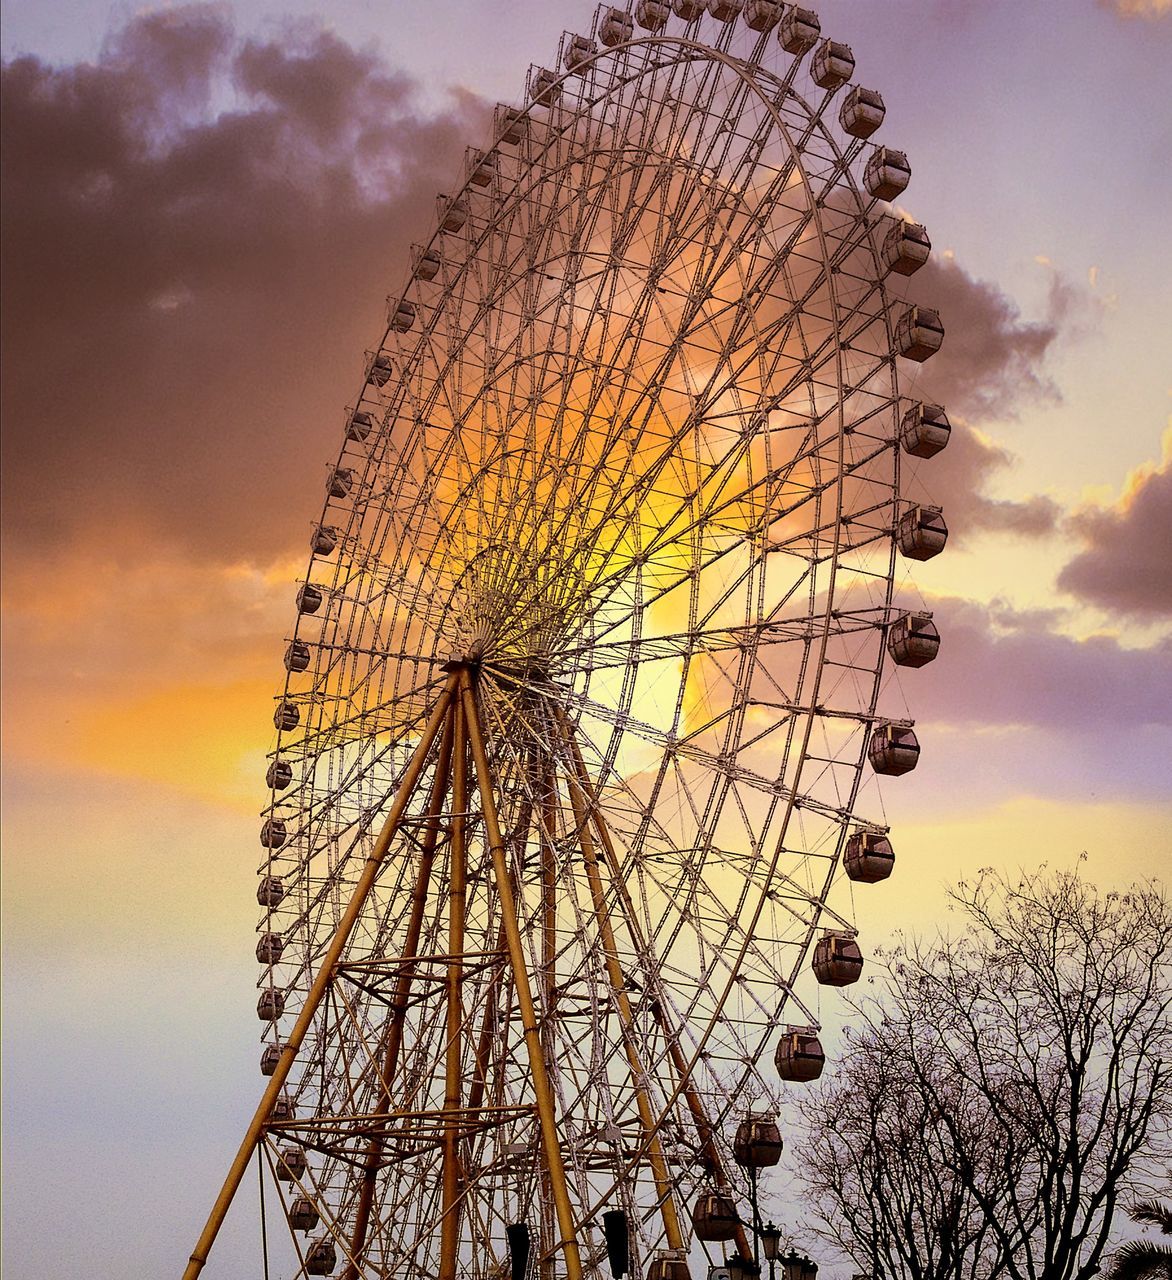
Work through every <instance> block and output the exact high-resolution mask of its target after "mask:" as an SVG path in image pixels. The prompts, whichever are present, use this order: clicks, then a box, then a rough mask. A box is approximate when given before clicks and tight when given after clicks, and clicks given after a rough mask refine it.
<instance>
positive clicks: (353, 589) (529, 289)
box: [187, 0, 949, 1280]
mask: <svg viewBox="0 0 1172 1280" xmlns="http://www.w3.org/2000/svg"><path fill="white" fill-rule="evenodd" d="M853 75H854V58H853V56H852V53H851V50H850V49H849V47H848V46H847V45H845V44H842V43H839V42H837V41H835V40H832V39H827V38H824V36H823V33H822V32H821V30H820V24H819V20H818V18H817V17H816V16H815V15H814V14H813V13H812V12H810V11H809V10H805V9H802V8H798V7H795V6H792V5H784V4H781V3H776V2H775V0H744V2H743V3H742V0H708V3H707V4H704V3H701V0H673V2H672V3H671V4H670V5H669V4H668V3H666V2H664V0H639V3H637V4H635V5H634V7H633V10H624V9H616V8H613V7H611V6H602V7H601V8H600V9H599V10H598V12H597V14H596V16H595V19H594V23H593V26H592V28H591V31H590V34H589V35H582V34H576V35H571V34H567V35H566V36H565V37H564V38H563V40H562V43H561V47H560V49H559V50H558V58H557V63H556V64H555V65H554V66H552V67H549V68H542V67H535V68H533V69H531V71H530V73H529V77H528V82H527V87H526V101H525V105H524V106H523V107H520V108H514V107H506V106H502V107H498V109H497V112H496V117H495V129H494V134H493V137H492V139H491V140H490V141H489V142H488V143H487V145H485V146H483V147H482V148H478V149H475V150H469V152H468V155H467V159H466V167H465V172H464V175H463V177H462V179H461V180H460V181H459V182H458V183H457V184H456V186H455V187H454V189H453V191H452V192H450V193H447V194H443V195H441V196H439V197H438V201H437V215H436V224H435V230H434V234H433V235H432V236H431V238H430V240H428V242H427V243H426V244H423V245H420V246H418V247H417V248H416V249H415V251H414V254H413V260H412V266H411V271H410V277H409V279H408V281H407V283H406V285H405V287H404V288H403V289H402V290H401V292H399V293H398V294H396V295H395V296H394V297H393V298H392V299H391V300H390V302H389V306H388V316H387V326H386V331H385V333H384V335H383V336H382V339H381V341H380V342H379V344H378V346H377V348H376V349H374V350H373V351H372V352H371V353H370V354H369V358H368V362H367V367H366V375H365V379H364V382H363V384H362V387H361V389H360V391H359V393H358V395H357V396H356V398H355V401H354V403H353V405H352V406H351V407H350V408H348V409H347V411H346V415H345V423H344V441H343V444H342V448H341V453H340V456H339V458H338V460H337V462H336V464H335V465H334V466H333V467H332V468H331V469H330V471H329V473H328V477H327V496H326V500H325V504H324V508H323V511H322V514H321V517H320V519H319V521H318V522H317V524H316V525H315V527H314V530H313V533H312V555H311V558H310V561H309V564H308V568H307V570H306V573H305V578H304V581H303V582H302V584H301V585H300V588H299V590H298V592H297V596H296V623H295V626H294V629H293V632H292V635H291V636H290V638H289V642H288V648H287V650H286V652H285V667H286V671H287V679H286V681H285V685H284V689H283V691H282V693H281V695H280V697H279V698H278V700H277V703H276V707H275V712H274V723H275V725H276V728H277V731H278V736H277V739H276V744H275V749H274V750H273V753H272V756H271V763H270V765H269V768H268V774H267V782H268V786H269V787H270V803H269V806H268V808H267V810H266V812H265V815H264V825H263V827H262V830H261V844H262V846H263V847H264V850H265V855H264V861H263V863H262V865H261V868H260V880H259V888H258V899H259V901H260V904H261V907H262V911H263V914H262V918H261V922H260V926H259V939H258V943H257V958H258V960H259V961H260V963H261V965H262V976H261V980H260V984H259V986H260V997H259V1002H258V1014H259V1015H260V1017H261V1019H262V1021H263V1022H264V1025H265V1028H266V1032H265V1043H264V1047H263V1054H262V1059H261V1069H262V1071H263V1073H264V1074H265V1076H267V1077H268V1087H267V1090H266V1093H265V1095H264V1098H263V1100H262V1102H261V1105H260V1107H259V1108H258V1111H257V1115H256V1118H255V1120H254V1122H253V1124H252V1126H251V1127H250V1129H249V1132H248V1134H247V1135H246V1137H245V1140H244V1143H243V1144H242V1146H241V1150H240V1154H239V1155H238V1157H237V1160H236V1162H235V1164H234V1165H233V1169H232V1172H231V1173H230V1175H229V1178H228V1181H227V1183H226V1184H225V1190H224V1192H223V1193H222V1194H221V1197H220V1200H219V1201H218V1202H217V1206H216V1209H215V1210H214V1211H213V1214H212V1218H211V1220H210V1221H209V1224H208V1228H207V1230H205V1233H204V1236H203V1237H202V1238H201V1241H200V1243H199V1244H198V1245H197V1247H196V1250H195V1252H194V1253H193V1255H192V1260H191V1263H190V1265H189V1268H188V1273H187V1274H188V1275H189V1276H194V1275H196V1274H198V1272H199V1270H200V1269H201V1267H202V1265H203V1262H204V1261H205V1260H206V1257H207V1251H208V1249H209V1248H210V1245H211V1241H212V1240H213V1239H214V1237H215V1233H216V1231H217V1230H218V1226H219V1223H220V1221H222V1218H223V1215H224V1212H225V1211H226V1207H227V1203H228V1201H230V1200H231V1197H232V1193H233V1192H234V1190H235V1187H236V1185H238V1183H239V1181H240V1177H241V1175H242V1173H243V1170H244V1168H245V1166H246V1165H247V1163H248V1161H249V1159H250V1158H251V1157H252V1156H253V1155H254V1153H255V1152H257V1151H260V1153H261V1155H262V1157H263V1159H264V1161H265V1166H266V1167H267V1168H268V1170H269V1171H270V1173H271V1175H272V1176H273V1179H274V1181H273V1185H274V1186H275V1187H276V1188H277V1190H278V1192H279V1195H280V1204H281V1207H282V1208H283V1210H284V1216H285V1217H286V1218H287V1220H288V1223H289V1226H290V1228H291V1240H292V1247H293V1250H294V1252H295V1256H296V1263H295V1266H296V1268H297V1270H296V1274H297V1275H341V1276H344V1277H346V1278H347V1280H357V1278H358V1277H364V1278H372V1277H395V1278H396V1280H399V1278H402V1280H408V1278H415V1277H419V1278H422V1277H438V1278H439V1280H454V1278H455V1277H456V1276H460V1277H469V1278H475V1280H488V1278H489V1277H494V1278H495V1277H502V1276H506V1275H511V1276H513V1277H514V1280H520V1278H521V1277H523V1276H528V1275H532V1276H538V1277H541V1278H542V1280H553V1278H554V1277H563V1276H564V1277H566V1278H567V1280H578V1277H581V1276H584V1275H596V1274H601V1268H602V1267H603V1266H604V1265H607V1264H608V1263H609V1266H610V1268H611V1270H613V1271H614V1272H615V1274H621V1273H622V1272H621V1271H620V1270H619V1269H618V1268H619V1267H620V1266H621V1268H622V1271H625V1272H626V1273H628V1274H630V1275H632V1276H633V1277H635V1280H683V1278H684V1277H685V1276H687V1275H688V1274H689V1267H690V1266H691V1267H692V1268H693V1270H692V1272H691V1274H693V1275H695V1274H696V1271H695V1266H696V1259H697V1258H699V1256H700V1253H699V1250H701V1249H710V1248H711V1245H715V1253H713V1254H712V1256H714V1257H716V1258H717V1259H719V1258H720V1257H721V1256H723V1249H724V1243H723V1242H726V1241H727V1242H729V1243H728V1247H730V1248H733V1249H736V1250H737V1251H739V1252H740V1253H741V1254H742V1255H743V1256H745V1257H748V1256H749V1254H750V1252H751V1251H752V1250H753V1243H752V1242H751V1241H750V1239H749V1238H748V1236H749V1234H751V1232H752V1226H753V1223H752V1221H751V1220H750V1217H749V1215H748V1212H747V1210H746V1208H745V1203H746V1201H745V1195H746V1189H747V1187H748V1186H749V1184H750V1182H751V1181H752V1179H753V1177H754V1176H755V1175H754V1170H755V1167H756V1166H758V1165H760V1164H764V1163H768V1162H769V1161H770V1160H771V1159H776V1154H774V1153H773V1148H772V1147H771V1146H770V1144H771V1143H772V1144H773V1147H776V1142H774V1137H773V1135H775V1133H776V1130H775V1128H773V1126H772V1122H771V1121H770V1119H769V1117H770V1115H771V1114H772V1113H773V1112H774V1111H776V1109H777V1108H778V1106H779V1103H780V1100H781V1098H782V1096H783V1094H784V1091H785V1090H786V1089H788V1088H792V1087H793V1084H792V1082H795V1081H802V1080H809V1079H811V1078H813V1077H815V1076H816V1075H817V1073H818V1072H819V1071H820V1070H821V1066H822V1061H823V1051H822V1047H821V1045H820V1043H819V1041H818V1035H817V1032H818V1023H819V1018H818V1009H817V1003H816V994H815V993H816V992H817V990H818V987H819V984H831V985H842V984H844V983H846V982H849V981H852V980H854V979H855V978H857V977H858V974H859V971H860V969H861V966H862V953H861V950H860V948H859V946H858V943H857V941H856V929H855V922H854V920H853V917H852V916H851V914H850V912H849V910H848V909H847V899H848V897H849V895H845V894H840V893H839V892H838V886H839V885H840V883H841V882H843V881H848V880H849V881H855V882H868V881H875V880H879V879H882V878H884V877H886V876H887V875H888V874H889V873H890V871H891V867H892V862H893V857H894V855H893V853H892V848H891V843H890V841H889V840H888V838H887V833H886V828H885V826H884V824H883V823H882V822H880V821H877V820H875V818H874V817H873V816H868V813H867V811H866V808H865V805H864V804H863V803H861V801H860V795H862V797H863V799H867V798H868V797H869V794H870V793H868V792H867V791H865V790H861V789H862V788H863V786H864V783H865V782H866V780H867V779H868V778H869V777H870V772H869V770H867V769H866V768H865V766H866V764H867V761H868V758H869V760H870V764H871V765H872V766H873V768H874V769H875V770H876V771H878V772H880V773H889V774H898V773H902V772H906V771H907V770H908V769H909V768H911V767H913V766H914V764H915V762H916V759H917V756H918V753H919V746H918V743H917V742H916V738H915V734H914V732H913V730H912V727H911V724H910V722H908V721H906V720H899V719H892V718H891V717H889V716H886V715H884V714H883V713H882V712H881V710H880V688H881V677H882V674H883V670H884V666H885V662H887V661H894V662H895V663H896V664H899V665H903V666H909V667H916V666H921V665H923V664H924V663H925V662H928V661H930V660H931V659H932V658H933V657H935V655H936V652H937V649H938V647H939V642H940V641H939V636H938V634H937V632H936V629H935V627H934V625H933V624H932V621H931V616H930V615H929V614H927V613H925V612H922V611H918V612H917V611H909V610H908V609H907V608H905V607H903V606H901V604H900V603H899V602H898V601H897V600H896V598H895V592H894V583H895V580H896V566H897V563H898V560H899V557H900V556H901V555H902V556H904V557H908V558H911V559H927V558H928V557H930V556H932V555H934V554H936V553H937V552H938V551H940V550H941V549H942V548H943V546H944V543H945V540H946V538H947V527H946V525H945V523H944V520H943V516H942V514H941V512H940V511H939V509H938V508H935V507H929V506H924V505H916V504H915V503H913V502H910V501H909V500H907V499H906V498H905V497H904V492H905V489H906V480H907V468H908V465H909V460H914V459H919V458H928V457H931V456H932V455H933V454H934V453H936V452H938V451H939V450H940V449H941V448H943V447H944V445H945V444H946V443H947V440H948V434H949V424H948V419H947V416H946V414H945V413H944V411H943V409H941V408H940V407H939V406H936V405H931V404H922V403H919V402H916V401H913V400H910V399H908V398H907V397H906V395H903V394H901V391H900V385H899V378H900V376H902V373H901V371H902V370H904V369H906V368H909V367H914V366H915V365H916V364H917V363H918V362H921V361H923V360H925V359H926V358H927V357H928V356H930V355H931V354H932V353H933V352H934V351H935V350H936V349H937V348H938V347H939V346H940V344H941V341H942V338H943V329H942V326H941V323H940V320H939V317H938V316H937V315H936V313H935V312H933V311H930V310H928V309H926V308H923V307H916V306H912V305H910V304H907V303H905V302H904V301H903V300H902V294H901V286H902V283H903V281H904V279H905V278H906V277H907V276H910V275H911V274H912V273H914V271H916V270H917V269H918V268H919V267H920V266H921V265H922V264H923V263H924V262H925V261H926V260H927V257H928V254H929V249H930V245H929V241H928V237H927V235H926V233H925V231H924V229H923V227H920V226H918V225H916V224H914V223H910V222H908V221H906V220H904V219H902V218H901V217H899V216H898V215H895V214H894V213H893V211H892V210H891V208H890V206H889V204H888V203H887V202H889V201H891V200H893V199H894V198H895V197H896V196H898V195H899V194H900V192H902V190H903V189H904V187H905V186H906V184H907V182H908V178H909V175H910V168H909V165H908V162H907V160H906V157H905V156H904V155H903V154H902V153H901V152H899V151H895V150H892V149H889V148H887V147H884V146H876V145H874V144H873V143H872V142H870V141H869V139H870V138H871V135H872V134H873V133H874V132H875V131H876V129H877V128H878V127H879V125H880V124H881V122H882V120H883V115H884V107H883V101H882V98H881V96H880V95H879V94H878V93H877V92H875V91H873V90H870V89H866V88H862V87H858V86H855V87H850V82H851V80H852V78H853ZM903 362H907V364H904V363H903ZM840 899H841V900H840ZM811 956H812V957H813V972H810V967H809V960H810V958H811ZM754 1144H756V1149H755V1150H753V1149H750V1148H753V1147H754ZM710 1242H711V1243H710ZM690 1258H691V1259H692V1261H691V1262H689V1259H690Z"/></svg>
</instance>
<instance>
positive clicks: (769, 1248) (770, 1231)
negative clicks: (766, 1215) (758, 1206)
mask: <svg viewBox="0 0 1172 1280" xmlns="http://www.w3.org/2000/svg"><path fill="white" fill-rule="evenodd" d="M758 1235H760V1237H761V1252H762V1253H763V1254H764V1255H765V1261H766V1262H768V1263H769V1280H774V1274H773V1268H774V1266H775V1264H776V1262H777V1258H778V1255H779V1254H780V1252H781V1228H780V1227H779V1226H778V1225H777V1224H776V1223H775V1222H773V1221H772V1220H770V1221H769V1222H767V1223H766V1224H765V1226H763V1227H762V1228H761V1230H760V1231H759V1232H758Z"/></svg>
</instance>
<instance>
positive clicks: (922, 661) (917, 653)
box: [887, 613, 940, 667]
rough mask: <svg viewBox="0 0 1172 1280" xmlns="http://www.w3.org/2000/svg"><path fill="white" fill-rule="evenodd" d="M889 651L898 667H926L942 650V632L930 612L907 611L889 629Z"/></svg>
mask: <svg viewBox="0 0 1172 1280" xmlns="http://www.w3.org/2000/svg"><path fill="white" fill-rule="evenodd" d="M887 652H888V653H889V654H891V659H892V661H893V662H894V663H895V665H896V666H897V667H926V666H927V665H928V663H929V662H934V661H935V659H936V655H937V654H938V653H939V652H940V632H939V631H937V630H936V624H935V623H934V622H933V621H932V615H931V614H930V613H905V614H904V615H903V616H902V617H900V618H896V620H895V621H894V622H893V623H892V624H891V626H890V627H889V628H888V630H887Z"/></svg>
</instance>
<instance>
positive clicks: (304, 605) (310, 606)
mask: <svg viewBox="0 0 1172 1280" xmlns="http://www.w3.org/2000/svg"><path fill="white" fill-rule="evenodd" d="M324 598H325V597H324V596H323V595H322V593H321V592H320V591H319V590H318V589H317V588H316V587H315V586H312V585H311V584H310V583H308V582H303V583H302V584H301V586H300V587H299V588H298V589H297V612H298V613H316V612H317V611H318V610H319V609H320V608H321V602H322V600H323V599H324Z"/></svg>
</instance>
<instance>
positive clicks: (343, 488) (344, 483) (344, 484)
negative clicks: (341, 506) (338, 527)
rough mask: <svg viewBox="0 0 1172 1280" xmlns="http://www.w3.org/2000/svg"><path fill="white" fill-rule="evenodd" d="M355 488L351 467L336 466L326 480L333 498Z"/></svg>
mask: <svg viewBox="0 0 1172 1280" xmlns="http://www.w3.org/2000/svg"><path fill="white" fill-rule="evenodd" d="M383 358H385V357H383ZM353 488H354V472H353V471H352V470H351V469H350V468H349V467H334V468H332V469H331V471H330V474H329V477H328V478H327V480H326V492H327V493H328V494H329V495H330V497H331V498H345V497H347V496H348V494H349V493H350V490H351V489H353Z"/></svg>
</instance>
